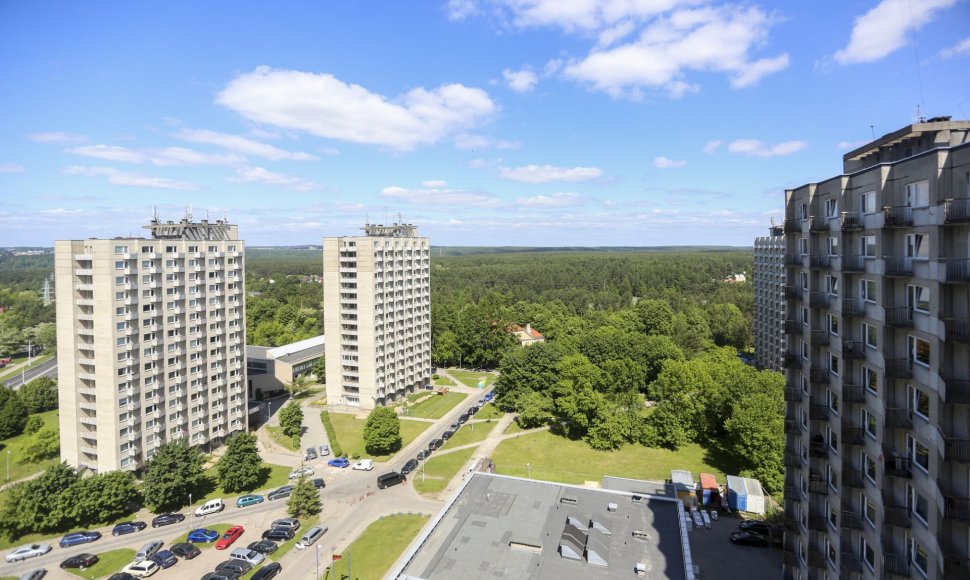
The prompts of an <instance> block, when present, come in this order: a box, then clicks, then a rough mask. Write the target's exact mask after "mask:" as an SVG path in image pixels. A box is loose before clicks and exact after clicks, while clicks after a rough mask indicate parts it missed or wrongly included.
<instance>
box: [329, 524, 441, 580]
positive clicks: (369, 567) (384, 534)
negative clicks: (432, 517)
mask: <svg viewBox="0 0 970 580" xmlns="http://www.w3.org/2000/svg"><path fill="white" fill-rule="evenodd" d="M427 522H428V516H424V515H419V514H401V515H396V516H387V517H384V518H381V519H379V520H377V521H376V522H374V523H372V524H371V525H369V526H367V529H366V530H364V532H363V533H362V534H361V535H359V536H357V539H356V540H354V541H353V543H351V544H350V545H349V546H347V547H346V548H345V549H344V550H343V552H342V553H341V554H340V555H341V556H343V557H342V558H341V559H340V560H337V561H336V562H334V564H333V569H332V570H331V569H330V567H328V568H327V569H326V573H325V574H324V575H323V578H324V580H338V579H340V580H342V579H343V578H346V577H348V576H349V574H353V578H383V577H384V575H385V574H387V572H388V571H389V570H390V569H391V566H393V565H394V562H395V561H396V560H397V559H398V558H399V557H400V556H401V554H402V553H404V550H405V548H407V547H408V544H410V543H411V541H412V540H414V538H415V537H417V535H418V532H420V531H421V528H423V527H424V524H426V523H427ZM331 572H333V575H331Z"/></svg>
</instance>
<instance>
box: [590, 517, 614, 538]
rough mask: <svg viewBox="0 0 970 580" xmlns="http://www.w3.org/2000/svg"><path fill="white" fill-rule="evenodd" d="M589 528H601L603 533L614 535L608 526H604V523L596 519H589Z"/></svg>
mask: <svg viewBox="0 0 970 580" xmlns="http://www.w3.org/2000/svg"><path fill="white" fill-rule="evenodd" d="M589 529H591V530H599V531H600V532H602V533H603V534H606V535H607V536H612V535H613V534H612V532H610V531H609V530H608V529H606V526H604V525H603V524H601V523H599V522H598V521H596V520H590V521H589Z"/></svg>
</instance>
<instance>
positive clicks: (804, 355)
mask: <svg viewBox="0 0 970 580" xmlns="http://www.w3.org/2000/svg"><path fill="white" fill-rule="evenodd" d="M801 344H802V358H803V359H805V360H808V343H807V342H805V341H804V340H802V341H801Z"/></svg>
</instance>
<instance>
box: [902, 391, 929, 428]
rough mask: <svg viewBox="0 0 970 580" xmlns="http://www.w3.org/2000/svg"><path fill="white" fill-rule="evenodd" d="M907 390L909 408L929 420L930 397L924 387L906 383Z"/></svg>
mask: <svg viewBox="0 0 970 580" xmlns="http://www.w3.org/2000/svg"><path fill="white" fill-rule="evenodd" d="M906 390H907V391H908V393H909V397H908V402H909V410H910V411H912V412H914V413H916V414H917V415H919V416H920V417H922V418H924V419H926V420H929V418H930V397H929V396H928V395H927V394H926V393H925V392H924V391H923V389H920V388H919V387H915V386H913V385H906Z"/></svg>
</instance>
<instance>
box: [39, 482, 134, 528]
mask: <svg viewBox="0 0 970 580" xmlns="http://www.w3.org/2000/svg"><path fill="white" fill-rule="evenodd" d="M57 499H58V507H57V511H58V512H59V513H60V514H61V516H62V517H63V522H62V523H61V525H60V527H61V528H63V529H68V528H73V527H80V526H89V525H92V524H99V523H104V522H110V521H112V520H116V519H119V518H121V517H122V516H125V515H127V514H130V513H132V512H133V511H136V510H137V509H138V505H139V500H140V494H139V492H138V482H137V481H136V480H135V475H134V474H133V473H131V472H130V471H109V472H106V473H99V474H96V475H92V476H90V477H85V478H82V479H79V480H78V481H77V482H75V483H74V484H73V485H71V486H70V487H69V488H67V489H66V490H64V493H62V494H61V495H60V496H59V497H58V498H57Z"/></svg>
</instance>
